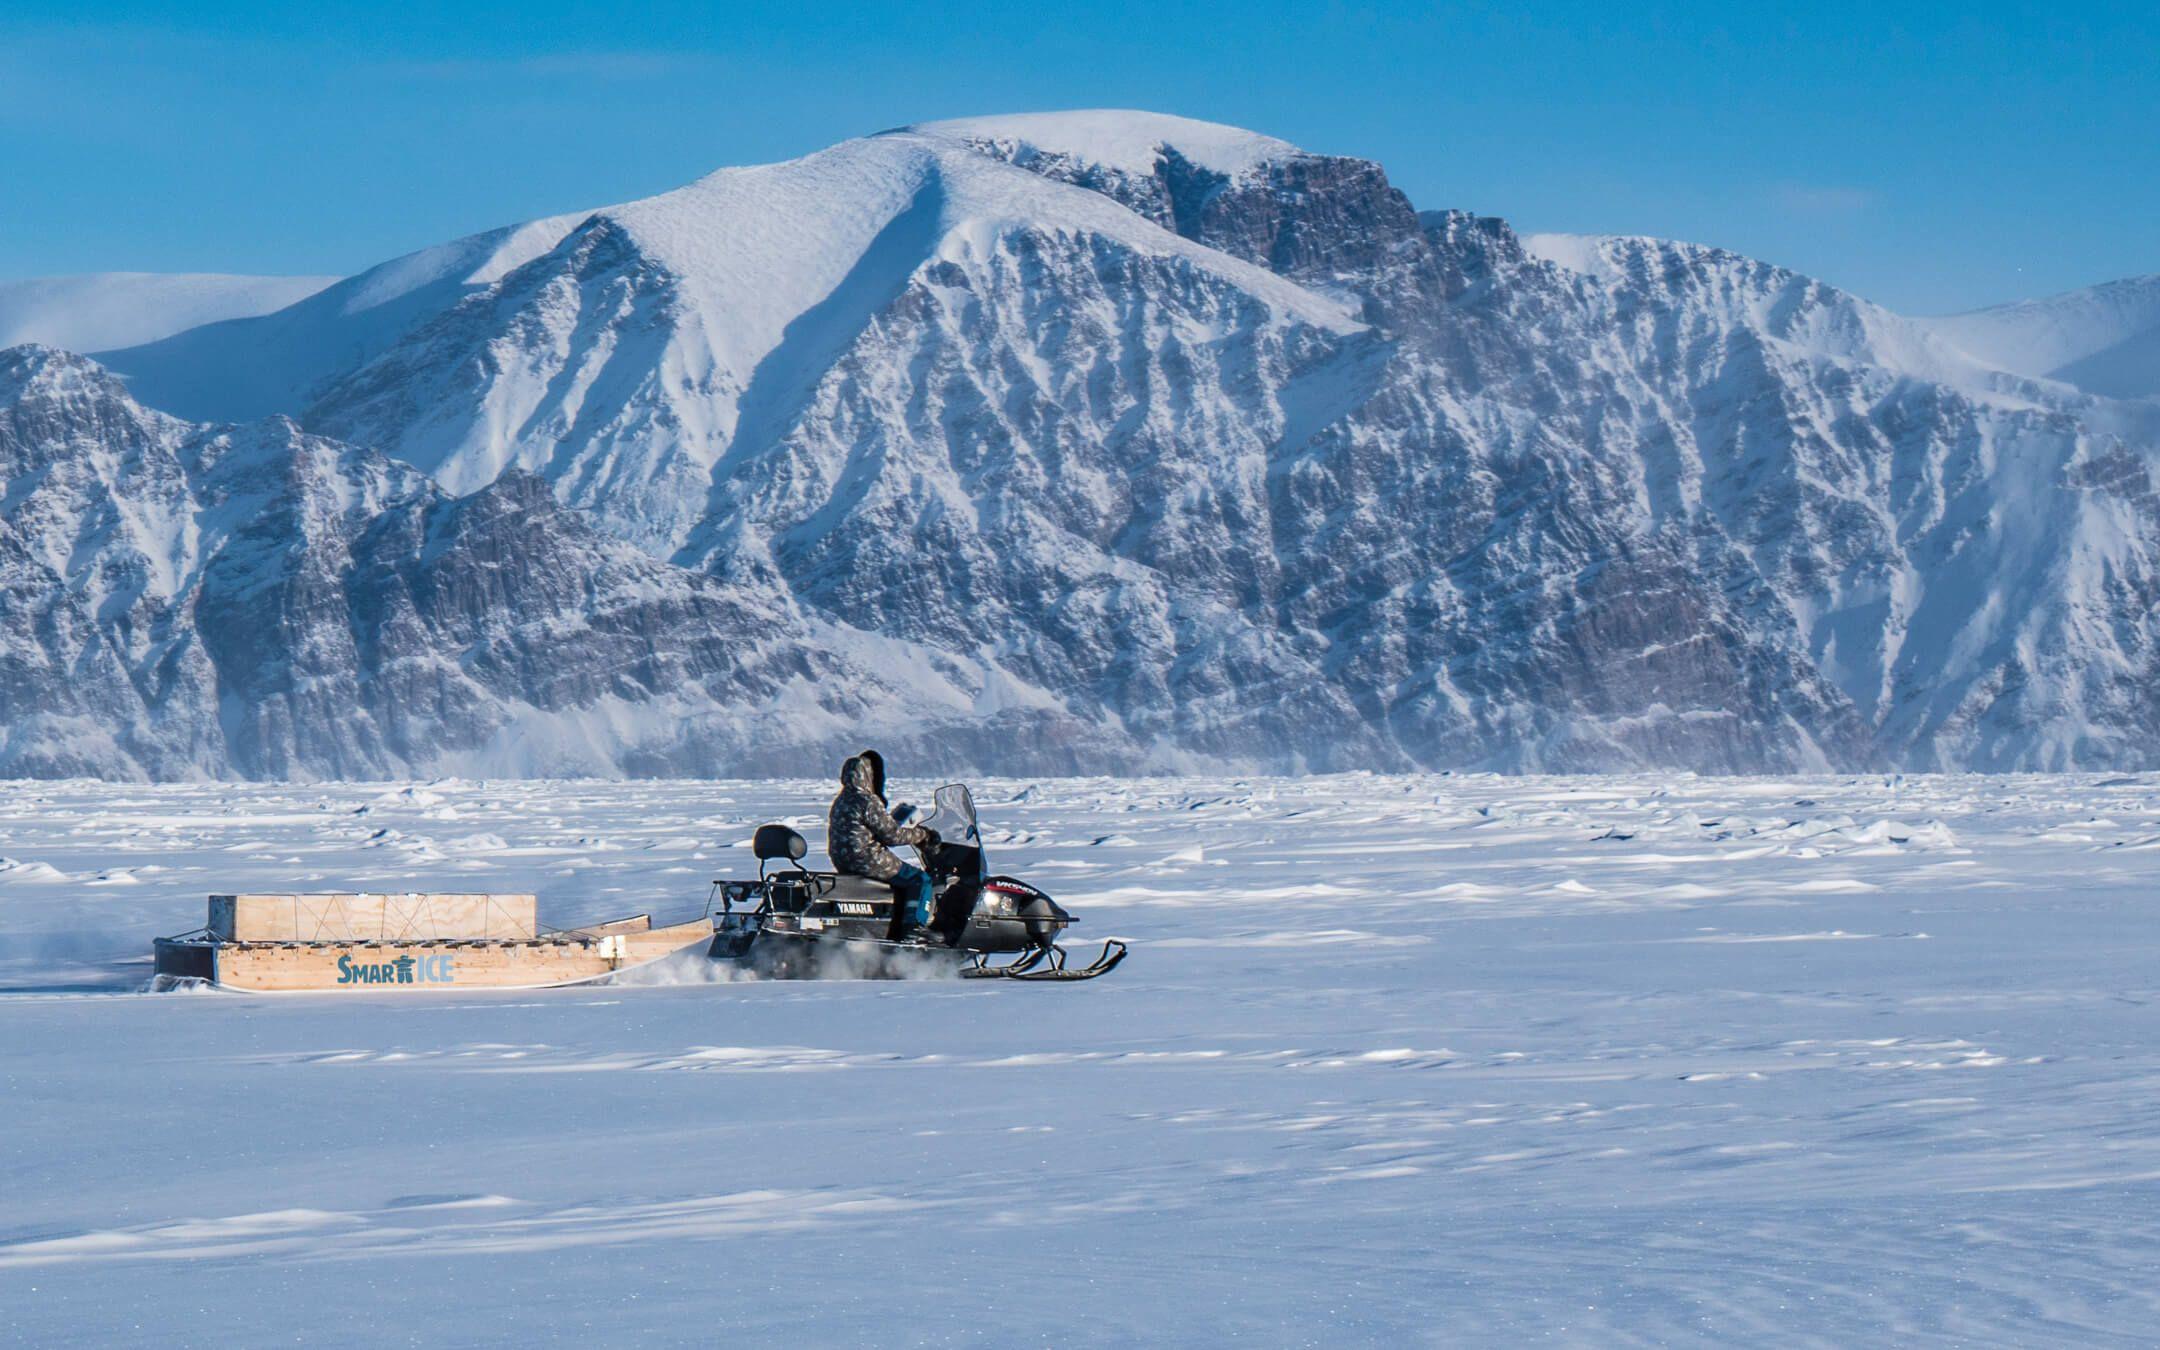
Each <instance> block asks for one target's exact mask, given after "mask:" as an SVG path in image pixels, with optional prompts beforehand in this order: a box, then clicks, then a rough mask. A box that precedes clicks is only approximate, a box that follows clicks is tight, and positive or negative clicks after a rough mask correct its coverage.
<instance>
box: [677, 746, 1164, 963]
mask: <svg viewBox="0 0 2160 1350" xmlns="http://www.w3.org/2000/svg"><path fill="white" fill-rule="evenodd" d="M936 801H937V804H936V807H935V809H934V810H932V811H931V812H930V813H929V814H928V815H926V816H921V817H913V816H910V817H908V818H907V819H905V820H903V823H907V824H914V825H919V826H921V827H923V828H924V829H926V830H929V831H930V832H931V837H930V839H929V841H928V842H926V843H924V844H922V845H920V846H919V847H918V848H917V849H916V853H917V854H918V855H919V856H920V858H921V860H922V868H923V870H924V871H925V872H928V873H929V874H930V879H931V884H932V888H933V901H932V909H931V915H930V922H929V924H928V925H927V926H926V927H924V928H923V929H920V930H918V931H916V932H914V933H912V934H909V935H907V936H905V937H901V938H897V939H896V938H895V937H894V936H892V935H893V933H894V932H895V931H896V928H897V927H898V926H897V925H896V924H895V923H894V915H893V907H894V903H895V901H894V897H893V890H892V887H890V886H888V885H886V884H885V883H884V882H882V881H876V880H873V879H871V878H869V877H856V876H846V875H843V874H841V873H836V872H813V871H811V870H809V869H807V868H805V867H803V866H802V860H803V857H804V855H806V854H807V853H808V852H809V845H808V843H806V842H805V841H804V839H803V837H802V835H800V834H798V833H797V832H795V831H794V830H792V829H790V828H789V827H787V826H785V825H761V826H759V827H758V831H757V834H756V835H755V836H754V837H753V838H752V839H751V851H752V852H753V853H755V854H756V855H757V860H758V879H757V880H756V881H715V882H714V883H713V895H714V898H715V899H716V900H717V901H718V903H719V905H720V913H718V914H716V915H714V916H713V942H712V948H711V954H712V956H713V957H714V959H716V960H724V961H736V962H740V963H742V964H744V965H745V966H747V967H748V968H750V969H752V970H755V971H756V972H758V973H759V974H761V975H764V976H767V977H769V978H776V979H804V978H818V977H821V976H822V977H827V978H832V977H837V978H842V979H846V978H858V979H894V978H905V977H908V976H911V975H932V974H943V973H947V972H949V971H950V970H952V969H953V968H954V967H955V966H957V967H958V968H959V974H960V975H961V976H962V977H963V978H965V979H1003V980H1092V979H1094V978H1095V977H1096V976H1098V975H1107V974H1109V973H1110V972H1111V971H1112V970H1115V969H1116V968H1117V965H1118V963H1119V962H1120V961H1123V960H1124V959H1125V944H1124V943H1123V942H1120V941H1118V940H1117V939H1116V938H1110V939H1108V940H1106V941H1105V942H1104V943H1103V949H1102V952H1101V954H1100V955H1098V956H1097V957H1096V958H1095V959H1094V960H1093V961H1092V962H1090V963H1088V964H1087V965H1085V966H1072V965H1068V964H1067V962H1066V953H1065V949H1064V948H1063V947H1061V946H1059V945H1058V941H1057V939H1058V937H1059V936H1060V935H1061V934H1062V933H1063V932H1064V931H1065V930H1066V929H1067V928H1069V927H1071V926H1072V925H1073V924H1075V923H1077V922H1079V920H1077V919H1075V918H1074V917H1073V916H1072V915H1071V914H1069V913H1067V912H1066V911H1065V909H1064V907H1063V906H1061V905H1059V904H1058V902H1057V901H1055V900H1052V899H1051V898H1050V897H1049V896H1047V895H1045V894H1044V893H1043V892H1042V891H1040V890H1038V889H1036V888H1035V887H1033V886H1030V885H1028V884H1027V883H1026V882H1024V881H1020V880H1018V879H1016V878H1013V877H1007V876H993V875H991V874H990V871H989V862H988V859H987V858H986V857H985V855H984V852H983V845H982V831H981V828H980V826H979V825H978V823H977V821H976V818H975V799H974V797H973V795H972V794H971V793H969V791H968V790H967V787H966V785H965V784H961V783H951V784H948V785H946V786H945V787H941V788H939V789H938V790H937V799H936ZM900 814H901V813H900V812H897V811H896V812H895V815H896V817H897V816H899V815H900ZM1004 955H1011V956H1012V958H1013V959H1011V960H1009V961H1004V962H1002V963H1000V962H994V961H992V959H991V958H992V957H994V956H1004Z"/></svg>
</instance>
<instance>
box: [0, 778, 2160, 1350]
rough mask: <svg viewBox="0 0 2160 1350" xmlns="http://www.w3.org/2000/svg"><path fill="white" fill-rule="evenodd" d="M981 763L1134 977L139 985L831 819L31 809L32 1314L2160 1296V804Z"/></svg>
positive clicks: (1537, 1332)
mask: <svg viewBox="0 0 2160 1350" xmlns="http://www.w3.org/2000/svg"><path fill="white" fill-rule="evenodd" d="M927 786H928V785H927V784H916V783H905V784H904V787H905V788H907V789H908V792H909V794H912V795H917V796H921V795H924V793H923V790H924V789H926V788H927ZM977 788H978V791H977V796H978V800H979V802H980V805H981V808H982V810H983V813H984V817H985V823H986V826H987V827H988V829H989V831H990V833H989V836H988V841H989V847H990V849H991V851H992V852H991V857H992V860H993V862H994V864H995V865H996V866H997V867H998V868H999V869H1000V870H1004V871H1009V872H1012V873H1015V874H1017V875H1021V876H1024V877H1027V878H1029V879H1031V880H1033V881H1035V882H1037V883H1039V884H1041V885H1042V886H1044V887H1045V888H1046V889H1047V890H1049V891H1050V892H1051V893H1053V894H1055V895H1057V896H1058V897H1059V898H1060V899H1061V900H1063V901H1064V902H1065V903H1066V904H1067V905H1068V906H1069V907H1070V908H1072V909H1073V910H1074V911H1075V912H1076V913H1078V914H1079V915H1080V916H1081V920H1082V923H1081V927H1080V929H1079V930H1078V932H1079V933H1081V934H1086V935H1088V936H1090V937H1093V938H1100V937H1103V936H1107V935H1113V934H1115V935H1122V936H1125V937H1128V938H1130V939H1131V940H1132V942H1133V956H1132V958H1131V959H1130V960H1129V961H1127V962H1126V964H1125V965H1124V966H1123V967H1122V968H1121V969H1120V970H1118V971H1117V972H1116V973H1115V974H1114V975H1113V976H1111V977H1110V978H1108V979H1105V980H1101V981H1098V982H1096V983H1093V984H1088V985H1079V986H1069V987H1062V988H1059V987H1047V988H1044V987H1038V988H1029V987H1024V986H1021V987H985V986H982V985H978V984H971V983H959V982H947V981H928V982H911V983H902V984H865V983H837V982H836V983H817V984H807V983H806V984H784V983H742V982H738V983H719V982H713V978H714V976H715V975H717V974H719V973H720V972H717V971H714V970H712V969H710V968H707V967H704V966H703V965H702V964H701V963H699V962H688V963H682V964H680V965H679V966H678V967H676V968H673V969H670V970H668V971H664V972H648V973H647V976H646V978H645V980H644V982H643V983H642V984H641V985H639V986H635V987H628V986H624V987H611V988H591V989H581V990H571V991H557V992H549V993H530V992H525V993H508V992H505V993H493V994H482V993H463V994H445V995H440V996H435V995H425V996H406V997H396V996H368V995H354V996H337V995H285V996H280V997H258V996H245V995H238V994H229V993H198V994H194V995H185V994H169V995H139V994H137V993H135V992H134V991H135V990H136V989H137V988H138V987H139V986H140V985H141V983H142V981H143V980H144V978H145V976H146V974H147V971H146V970H145V969H144V954H145V952H146V950H147V945H148V942H149V939H150V937H151V936H152V935H153V934H159V933H175V932H179V931H182V930H185V929H189V928H192V927H194V926H195V925H197V924H199V923H200V922H201V921H202V918H203V899H202V897H203V895H204V894H205V893H206V892H209V891H213V890H268V889H286V888H316V889H331V888H348V887H368V888H379V889H392V888H399V889H402V888H409V887H420V886H428V887H443V888H449V887H457V888H470V889H483V888H484V889H493V890H523V889H532V890H536V891H538V892H539V893H540V895H541V897H542V904H543V908H544V911H545V913H546V914H547V916H548V917H550V918H552V919H553V920H554V921H556V922H560V923H575V922H584V921H590V920H594V919H599V918H603V917H606V916H609V915H615V914H622V913H629V912H635V911H639V910H651V911H652V912H653V913H655V914H656V915H657V916H659V917H662V918H668V917H675V916H679V915H681V914H684V913H685V912H687V913H690V914H695V913H697V912H699V911H700V909H701V907H702V905H703V903H704V895H705V890H706V882H707V881H708V879H709V878H711V877H714V876H739V875H743V874H746V873H748V872H751V871H753V870H754V864H753V863H752V862H751V859H750V855H749V852H748V849H747V848H746V847H744V842H745V841H746V840H747V839H748V838H749V836H750V834H751V831H752V830H753V828H754V827H755V826H756V825H757V824H758V823H760V822H761V821H765V820H771V819H782V820H788V821H791V822H792V823H794V824H795V825H797V826H798V827H801V828H803V829H804V830H805V832H806V833H808V834H809V835H810V836H811V838H812V840H813V843H814V844H821V843H822V829H821V827H820V824H819V822H820V821H821V818H822V813H823V808H824V805H825V801H826V798H827V795H828V791H829V789H828V787H827V786H826V785H825V784H824V783H822V782H816V781H802V782H793V783H744V782H727V783H688V782H674V783H665V784H611V783H553V784H544V785H543V784H514V783H483V782H472V781H443V782H434V783H428V784H424V785H421V784H414V785H403V784H392V785H383V784H376V785H372V786H366V785H346V786H336V787H301V786H291V785H288V786H217V787H137V786H109V785H92V784H86V783H57V784H18V785H12V786H9V787H7V788H6V795H5V797H4V798H0V854H4V860H0V986H4V988H5V992H4V994H0V1010H4V1011H0V1016H4V1017H5V1019H6V1031H7V1034H6V1035H5V1036H4V1037H0V1081H4V1082H5V1083H6V1085H7V1086H6V1090H5V1091H4V1092H0V1140H4V1141H5V1142H4V1145H0V1148H4V1150H5V1176H6V1183H7V1184H6V1189H5V1194H6V1196H7V1200H8V1203H7V1210H6V1214H5V1216H4V1218H0V1340H5V1341H8V1342H10V1343H21V1344H43V1345H53V1344H68V1343H82V1344H99V1343H111V1342H114V1341H117V1340H122V1339H127V1340H140V1339H146V1338H151V1337H156V1338H158V1339H160V1340H161V1341H165V1342H169V1343H174V1344H209V1343H212V1342H213V1341H214V1342H215V1343H218V1344H245V1345H253V1344H264V1343H270V1342H278V1343H290V1342H293V1341H296V1340H304V1341H306V1342H307V1343H309V1344H333V1345H334V1344H378V1343H381V1342H382V1341H383V1340H384V1339H396V1340H413V1341H418V1342H423V1343H477V1342H504V1341H517V1340H528V1339H532V1338H534V1337H543V1336H544V1337H546V1338H548V1339H561V1338H566V1337H571V1336H576V1337H581V1338H595V1339H599V1340H601V1341H604V1342H615V1343H664V1344H691V1343H695V1344H713V1343H715V1342H719V1341H725V1342H729V1343H743V1342H748V1343H776V1342H780V1341H785V1342H786V1343H789V1344H837V1345H858V1344H865V1343H886V1344H917V1343H926V1344H949V1343H993V1344H1014V1343H1022V1342H1025V1343H1040V1344H1046V1345H1070V1344H1096V1343H1116V1344H1134V1343H1142V1342H1146V1343H1155V1344H1207V1343H1217V1342H1230V1341H1238V1342H1251V1343H1259V1344H1270V1345H1274V1344H1313V1345H1346V1344H1380V1345H1404V1344H1427V1343H1429V1344H1456V1343H1462V1342H1463V1341H1465V1340H1476V1341H1482V1342H1486V1343H1524V1342H1528V1341H1531V1340H1551V1341H1557V1342H1562V1343H1578V1344H1592V1345H1615V1344H1671V1343H1676V1342H1688V1343H1711V1344H1746V1343H1761V1342H1763V1341H1766V1340H1774V1341H1778V1342H1782V1343H1806V1344H1822V1345H1850V1344H1858V1343H1891V1342H1895V1343H1898V1344H1903V1345H1917V1344H1948V1343H1956V1344H1961V1345H1967V1344H2047V1343H2053V1344H2065V1343H2072V1342H2076V1343H2087V1344H2092V1343H2124V1344H2128V1343H2134V1342H2137V1341H2140V1340H2142V1339H2143V1338H2144V1337H2145V1336H2146V1335H2147V1334H2148V1333H2149V1330H2150V1328H2151V1327H2152V1326H2153V1325H2154V1324H2155V1319H2156V1317H2160V1296H2156V1294H2155V1292H2154V1285H2153V1282H2152V1279H2151V1272H2152V1270H2153V1269H2155V1268H2156V1267H2160V1094H2156V1093H2155V1092H2154V1090H2153V1089H2154V1084H2155V1082H2156V1081H2160V1050H2156V1049H2155V1046H2156V1044H2160V1041H2156V1038H2155V1036H2154V1030H2155V1027H2154V1008H2155V1002H2156V998H2160V993H2156V985H2155V977H2154V973H2153V972H2154V969H2155V963H2154V958H2155V954H2156V951H2155V949H2156V947H2160V940H2156V938H2155V937H2154V932H2155V926H2154V923H2153V918H2154V913H2153V911H2154V906H2155V904H2156V901H2155V898H2154V897H2155V895H2156V893H2160V890H2156V886H2155V881H2156V880H2160V777H2156V776H2150V775H2147V776H2137V777H2119V778H2092V777H2083V778H2065V777H1909V778H1908V777H1889V778H1884V777H1842V778H1781V779H1737V778H1733V779H1697V778H1690V777H1674V776H1672V775H1659V776H1641V777H1604V778H1522V779H1504V778H1492V777H1403V778H1384V777H1363V776H1356V777H1336V778H1312V779H1303V780H1267V779H1237V780H1230V779H1179V780H1166V779H1156V780H1145V781H1125V782H1114V781H1110V780H1101V779H1093V780H1050V781H1042V782H1028V781H1016V780H998V781H991V782H986V783H981V784H978V785H977ZM904 795H907V794H904ZM1075 945H1076V946H1078V945H1079V944H1078V943H1077V942H1076V943H1075ZM655 975H657V976H659V977H661V979H660V980H656V979H655V978H654V977H655ZM662 980H666V981H673V982H672V983H668V982H661V981H662Z"/></svg>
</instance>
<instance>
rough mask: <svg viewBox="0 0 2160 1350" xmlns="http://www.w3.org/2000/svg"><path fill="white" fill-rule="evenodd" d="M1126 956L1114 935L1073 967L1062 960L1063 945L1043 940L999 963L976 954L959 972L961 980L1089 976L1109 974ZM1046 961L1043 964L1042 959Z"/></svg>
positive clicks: (1063, 954) (1055, 978) (1082, 977)
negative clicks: (1086, 960)
mask: <svg viewBox="0 0 2160 1350" xmlns="http://www.w3.org/2000/svg"><path fill="white" fill-rule="evenodd" d="M1124 959H1125V944H1124V943H1122V942H1120V941H1118V940H1117V939H1116V938H1109V939H1107V940H1105V941H1104V943H1103V949H1102V954H1101V955H1100V956H1097V957H1096V958H1095V959H1094V960H1093V961H1091V962H1089V963H1088V964H1087V965H1084V966H1082V967H1080V968H1079V969H1077V970H1075V969H1072V968H1069V967H1068V966H1066V964H1065V949H1064V948H1063V947H1060V946H1058V945H1057V944H1056V943H1054V942H1046V943H1044V944H1043V945H1042V946H1040V947H1037V948H1035V949H1033V950H1032V951H1030V952H1028V953H1027V954H1026V955H1024V956H1021V957H1020V958H1018V959H1017V960H1013V961H1008V962H1006V963H1005V964H1004V965H1002V966H993V965H991V964H990V962H989V960H988V959H987V958H985V957H983V956H980V955H978V956H977V957H976V958H975V964H974V965H972V966H969V967H968V968H967V969H966V970H963V971H961V972H960V978H962V979H964V980H1092V979H1094V978H1095V977H1096V976H1098V975H1108V974H1109V973H1110V972H1111V971H1113V970H1116V969H1117V966H1118V962H1120V961H1123V960H1124ZM1046 960H1047V961H1048V963H1049V964H1048V965H1047V966H1045V965H1044V962H1045V961H1046Z"/></svg>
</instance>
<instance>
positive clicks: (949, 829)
mask: <svg viewBox="0 0 2160 1350" xmlns="http://www.w3.org/2000/svg"><path fill="white" fill-rule="evenodd" d="M936 803H937V804H936V805H935V806H933V807H932V808H931V810H930V814H929V815H927V816H924V817H922V818H921V819H919V820H917V821H915V822H914V823H915V824H917V825H923V826H927V827H928V828H930V829H933V830H936V831H937V832H938V837H939V838H941V839H943V840H944V841H945V842H946V843H948V844H965V845H967V846H968V847H969V848H972V849H974V850H975V851H976V853H977V854H982V830H981V828H980V827H979V826H977V825H976V823H975V794H973V793H971V792H969V791H968V789H967V784H965V783H947V784H946V785H945V786H944V787H941V788H939V789H938V790H937V797H936ZM982 869H983V871H984V872H988V871H989V870H990V859H989V857H988V856H987V855H984V856H983V858H982Z"/></svg>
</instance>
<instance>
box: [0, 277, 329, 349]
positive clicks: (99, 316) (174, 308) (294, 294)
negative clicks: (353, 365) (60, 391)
mask: <svg viewBox="0 0 2160 1350" xmlns="http://www.w3.org/2000/svg"><path fill="white" fill-rule="evenodd" d="M335 280H337V278H336V277H233V276H220V275H217V274H215V273H185V272H184V273H163V274H161V273H154V272H96V273H91V274H89V275H86V276H71V277H30V278H27V279H24V280H20V281H0V347H13V346H16V345H18V344H20V343H25V342H42V343H45V344H47V345H48V346H53V347H66V348H68V349H69V350H71V351H79V352H94V351H102V350H104V349H105V348H107V347H132V346H136V345H138V344H140V343H145V342H155V341H157V340H158V339H160V338H165V337H170V336H172V335H173V334H174V333H178V332H181V331H183V330H185V329H189V328H195V327H198V326H200V325H202V324H206V323H216V322H217V321H219V320H221V319H243V318H250V317H252V316H254V315H257V314H268V313H270V312H271V311H273V310H279V309H283V308H285V307H286V306H287V305H290V304H292V303H294V302H295V301H298V300H302V299H305V298H306V297H308V296H310V295H313V294H314V293H315V292H317V291H319V290H321V289H322V288H323V287H325V286H328V285H329V284H330V283H331V282H333V281H335Z"/></svg>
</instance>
